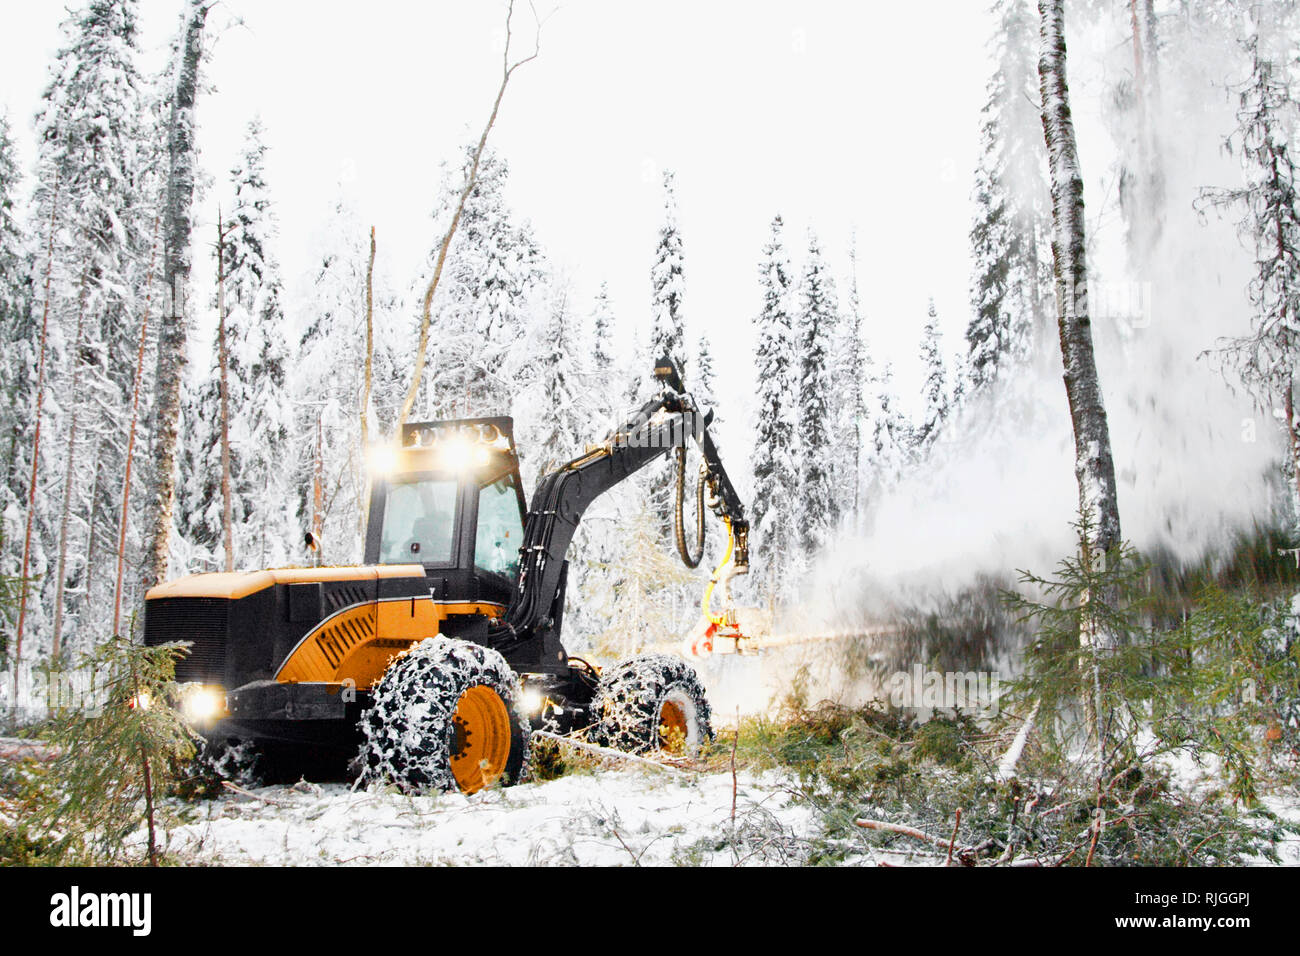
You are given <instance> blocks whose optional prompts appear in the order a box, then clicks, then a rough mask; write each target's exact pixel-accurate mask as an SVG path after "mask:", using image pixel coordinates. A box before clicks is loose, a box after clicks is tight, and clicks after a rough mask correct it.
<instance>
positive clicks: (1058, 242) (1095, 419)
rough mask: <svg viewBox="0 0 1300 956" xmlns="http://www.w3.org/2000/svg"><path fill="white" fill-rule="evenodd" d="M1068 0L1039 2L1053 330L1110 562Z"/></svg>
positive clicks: (1088, 492) (1115, 518) (1111, 506)
mask: <svg viewBox="0 0 1300 956" xmlns="http://www.w3.org/2000/svg"><path fill="white" fill-rule="evenodd" d="M1063 6H1064V4H1063V0H1039V4H1038V10H1039V15H1040V17H1041V30H1042V43H1043V48H1042V56H1041V58H1040V59H1039V61H1038V76H1039V81H1040V84H1041V91H1042V97H1043V135H1044V138H1045V139H1046V142H1047V154H1048V160H1049V165H1050V172H1051V185H1052V223H1053V236H1052V261H1053V275H1054V277H1055V284H1056V322H1057V327H1058V330H1059V332H1060V339H1061V359H1062V361H1063V363H1064V366H1065V394H1066V397H1067V398H1068V400H1069V403H1070V420H1071V422H1072V424H1073V426H1074V449H1075V465H1074V473H1075V478H1076V479H1077V480H1078V483H1079V509H1080V511H1081V512H1082V513H1084V514H1087V515H1089V516H1091V521H1092V525H1093V531H1092V534H1091V535H1090V540H1089V541H1088V542H1087V550H1088V551H1089V552H1091V553H1094V554H1096V553H1100V554H1105V553H1108V552H1110V551H1111V550H1112V549H1114V548H1115V547H1116V546H1117V545H1118V544H1119V543H1120V526H1119V503H1118V499H1117V497H1116V489H1115V462H1114V459H1113V458H1112V457H1111V451H1110V428H1109V426H1108V425H1107V422H1106V408H1105V405H1104V403H1103V401H1102V394H1101V383H1100V381H1099V380H1098V377H1097V363H1096V359H1095V356H1094V354H1093V346H1092V322H1091V319H1090V318H1089V314H1088V266H1087V258H1086V252H1085V249H1086V243H1085V235H1084V217H1083V176H1082V175H1081V174H1080V172H1079V153H1078V149H1077V146H1076V144H1075V139H1074V122H1073V120H1072V119H1071V118H1070V93H1069V87H1068V85H1067V83H1066V76H1065V29H1064V12H1063Z"/></svg>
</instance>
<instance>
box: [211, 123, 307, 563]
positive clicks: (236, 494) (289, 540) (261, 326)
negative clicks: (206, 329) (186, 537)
mask: <svg viewBox="0 0 1300 956" xmlns="http://www.w3.org/2000/svg"><path fill="white" fill-rule="evenodd" d="M262 136H263V130H262V126H261V123H260V121H258V120H254V121H253V122H252V123H250V124H249V127H248V138H247V141H246V143H245V146H244V150H243V152H242V154H241V156H240V158H239V160H238V162H237V164H236V165H235V167H234V168H233V169H232V170H231V178H232V180H233V183H234V205H233V209H232V211H231V214H230V220H229V222H228V224H227V227H226V231H225V235H224V238H223V240H222V246H223V248H222V259H223V261H224V269H225V276H224V283H225V290H224V294H225V307H226V316H225V339H226V343H225V344H226V349H225V351H226V354H227V356H228V368H227V369H226V379H227V383H228V385H227V388H228V396H229V401H228V406H229V421H228V422H226V423H225V424H226V426H227V427H228V429H229V439H230V476H231V489H230V494H231V504H232V509H231V510H232V523H233V529H234V560H235V564H236V566H239V567H244V566H257V567H266V566H268V565H275V564H283V563H285V562H286V561H287V560H288V557H289V555H290V553H291V552H292V551H293V550H294V545H295V543H296V539H297V537H298V536H297V534H295V533H294V522H293V514H294V510H295V509H294V506H293V494H292V488H291V480H292V479H291V474H290V469H287V468H286V467H285V462H286V461H290V460H292V459H291V453H290V447H291V445H290V435H291V431H292V428H293V409H292V405H291V403H290V397H289V389H288V382H287V376H286V373H287V368H286V366H287V357H288V343H287V324H286V320H285V314H284V307H283V304H282V302H281V298H282V294H283V293H282V288H281V280H280V274H279V267H278V265H277V263H276V259H275V256H274V253H273V250H272V246H273V244H274V242H275V240H276V235H277V227H276V219H275V215H274V212H273V211H272V207H271V198H270V194H269V191H268V188H267V184H266V146H265V144H264V143H263V142H262ZM212 351H213V354H214V356H216V355H217V353H218V349H217V348H215V347H214V348H213V350H212ZM190 422H191V427H190V429H189V433H188V435H187V438H188V439H191V440H194V439H197V442H195V441H190V443H189V445H188V448H187V456H186V457H187V459H188V460H189V461H190V462H192V469H191V471H190V474H189V487H188V489H187V491H188V501H187V505H188V507H187V512H188V515H189V520H188V521H187V526H188V530H189V532H190V534H191V536H192V538H193V540H194V541H195V543H197V544H200V545H203V546H206V547H207V548H209V549H211V551H212V553H213V555H214V556H215V555H216V554H217V553H218V552H219V551H221V550H223V548H224V546H223V545H222V540H221V512H222V495H221V489H220V482H221V474H222V467H221V460H220V456H221V440H220V429H221V427H222V422H221V400H220V369H219V368H218V367H213V368H211V369H210V370H209V373H208V375H207V376H206V377H205V379H204V380H203V381H202V382H201V383H200V384H199V386H198V388H197V392H196V395H195V397H194V401H193V402H192V404H191V416H190Z"/></svg>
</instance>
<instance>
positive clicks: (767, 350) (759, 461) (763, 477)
mask: <svg viewBox="0 0 1300 956" xmlns="http://www.w3.org/2000/svg"><path fill="white" fill-rule="evenodd" d="M783 228H784V224H783V223H782V221H781V217H780V216H777V217H776V218H775V219H773V220H772V226H771V235H770V237H769V238H768V241H767V244H766V245H765V246H764V247H763V252H762V258H761V259H760V260H759V265H758V276H759V284H760V288H761V289H762V295H763V303H762V306H761V309H760V311H759V313H758V318H757V320H756V322H755V324H756V326H757V339H756V342H755V354H754V364H755V366H756V371H757V375H758V381H757V388H756V399H757V409H758V410H757V420H756V421H755V425H754V432H755V434H754V458H753V469H754V497H753V505H752V512H751V515H752V520H751V525H752V528H753V535H754V544H755V554H761V555H762V567H763V568H764V569H765V571H760V577H759V578H757V579H756V580H757V581H758V584H759V586H761V587H764V588H765V589H767V591H768V597H769V599H770V600H772V601H775V600H779V599H780V597H781V592H782V590H783V588H784V585H785V582H786V580H787V578H788V575H789V564H790V561H791V558H792V554H793V547H792V546H793V542H792V540H791V537H792V536H791V534H790V529H791V528H792V527H793V526H794V521H795V515H794V507H795V502H796V501H797V500H798V482H799V476H798V470H797V464H796V462H797V459H798V455H797V448H796V445H795V416H796V405H795V399H796V396H797V386H798V361H799V359H798V346H797V343H796V342H795V337H794V326H793V320H792V318H791V315H790V297H791V290H790V285H791V279H792V276H791V272H790V261H789V259H788V257H787V256H786V252H785V247H784V244H783V239H782V230H783Z"/></svg>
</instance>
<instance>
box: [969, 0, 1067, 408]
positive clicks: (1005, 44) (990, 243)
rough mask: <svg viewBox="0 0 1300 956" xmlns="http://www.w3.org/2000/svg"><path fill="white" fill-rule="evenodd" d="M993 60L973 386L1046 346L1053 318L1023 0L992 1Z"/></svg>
mask: <svg viewBox="0 0 1300 956" xmlns="http://www.w3.org/2000/svg"><path fill="white" fill-rule="evenodd" d="M993 15H994V17H995V18H996V19H997V23H998V26H997V29H996V31H995V33H994V41H993V43H994V58H995V63H996V66H995V68H994V72H993V76H992V77H991V78H990V79H989V82H988V94H987V100H986V101H985V105H984V109H983V122H982V123H981V126H980V145H981V150H980V161H979V165H978V167H977V169H976V172H975V197H974V198H975V205H976V210H977V211H976V215H975V221H974V224H973V225H972V227H971V231H970V243H971V255H972V259H973V261H974V271H973V275H972V277H971V311H972V313H973V315H972V318H971V321H970V324H969V325H968V327H967V329H966V347H967V352H968V355H969V360H968V365H969V368H970V378H971V383H970V384H971V386H972V387H973V388H975V389H978V388H981V387H983V386H984V385H986V384H988V383H989V382H992V381H994V380H995V379H997V378H998V376H999V374H1001V373H1002V370H1003V369H1005V368H1006V367H1008V366H1009V365H1011V364H1014V363H1015V362H1018V361H1023V360H1024V359H1025V358H1026V357H1027V356H1028V355H1029V354H1030V352H1031V351H1033V350H1034V349H1035V348H1036V347H1038V346H1045V345H1046V341H1047V338H1048V337H1047V336H1046V334H1045V333H1046V330H1047V329H1048V326H1049V324H1050V316H1051V252H1050V250H1049V248H1048V242H1049V239H1050V234H1051V232H1050V230H1051V222H1050V215H1051V197H1050V195H1049V193H1048V189H1047V183H1046V180H1045V178H1044V175H1043V170H1044V169H1045V166H1046V162H1047V159H1046V151H1045V149H1044V145H1043V130H1042V123H1041V122H1040V120H1039V117H1038V110H1037V107H1036V106H1035V105H1034V104H1035V103H1036V102H1037V98H1038V74H1037V70H1036V66H1035V63H1036V61H1037V42H1036V41H1037V37H1036V31H1035V29H1034V22H1033V18H1032V16H1031V15H1030V13H1029V10H1028V8H1027V6H1026V2H1025V0H995V3H994V5H993Z"/></svg>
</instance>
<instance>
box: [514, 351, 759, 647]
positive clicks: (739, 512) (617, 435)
mask: <svg viewBox="0 0 1300 956" xmlns="http://www.w3.org/2000/svg"><path fill="white" fill-rule="evenodd" d="M655 377H656V378H657V379H659V381H660V382H661V383H662V385H663V388H662V390H661V392H660V394H659V395H658V396H657V397H656V398H654V399H652V400H651V401H649V402H646V403H645V404H644V405H643V406H641V408H640V409H639V410H638V411H637V413H636V414H635V415H633V416H632V418H630V419H628V420H627V421H626V422H624V423H623V424H622V425H620V426H619V427H618V428H617V429H615V430H614V432H613V433H612V434H611V435H610V436H609V437H607V438H606V439H605V440H604V441H603V442H601V443H600V444H598V445H595V446H592V447H590V448H588V450H587V451H586V452H585V453H584V454H582V455H580V456H578V457H577V458H574V459H573V460H572V461H569V462H566V463H565V464H563V465H561V466H559V467H558V468H555V469H554V470H552V471H549V472H547V473H546V474H545V475H543V476H542V478H541V479H540V481H539V482H538V485H537V489H536V491H535V492H534V493H533V500H532V504H531V505H530V507H529V510H528V516H527V518H526V519H525V522H524V533H523V546H522V547H521V548H520V561H519V576H518V579H517V581H516V588H515V595H514V598H513V600H512V601H511V603H510V607H509V608H508V609H507V610H506V613H505V616H504V617H503V618H502V619H501V621H500V623H499V624H497V625H496V626H495V627H494V628H493V631H494V634H493V637H494V639H495V640H497V641H502V640H505V641H514V640H526V639H528V638H529V637H532V636H534V634H535V633H536V632H537V631H539V630H541V629H545V628H548V627H549V626H550V624H551V616H552V614H553V613H554V608H555V605H556V599H557V596H558V594H559V591H560V587H561V585H562V583H563V576H564V555H565V552H566V551H567V550H568V548H569V544H570V542H571V541H572V540H573V536H574V533H575V532H576V531H577V529H578V524H579V522H580V521H581V520H582V516H583V514H584V512H586V510H587V508H588V507H589V506H590V505H591V503H592V502H594V501H595V500H596V499H597V498H599V497H600V496H601V495H602V494H604V493H605V492H606V491H608V490H609V489H610V488H613V487H614V486H615V485H617V484H619V483H620V482H622V481H624V480H626V479H627V478H629V477H630V476H631V475H633V474H634V473H635V472H637V471H638V470H640V469H641V468H642V467H644V466H645V465H647V464H649V463H650V462H651V461H653V460H654V459H656V458H660V457H662V456H664V455H666V454H668V453H669V452H670V451H671V450H672V449H674V448H677V447H680V446H683V445H685V444H686V443H687V442H688V441H689V440H690V439H692V438H693V439H694V440H695V441H696V442H697V443H698V444H699V446H700V449H701V451H702V453H703V458H704V471H703V480H704V481H705V482H706V487H707V488H708V490H709V499H710V500H709V506H710V508H711V509H712V510H713V511H714V513H716V514H717V515H718V516H719V517H722V518H724V519H726V520H727V521H728V522H729V523H730V526H731V531H732V534H733V535H734V537H735V540H736V558H735V563H736V565H737V567H742V568H743V567H747V566H748V564H749V539H748V532H749V524H748V522H747V521H746V520H745V511H744V506H743V505H742V504H741V501H740V496H739V495H738V494H737V493H736V489H735V487H734V486H733V485H732V483H731V479H730V477H728V475H727V472H726V469H725V468H723V466H722V461H721V459H720V458H719V456H718V449H717V445H716V444H715V443H714V441H713V437H712V436H711V435H710V434H709V425H710V424H711V423H712V421H713V413H712V412H711V411H710V412H701V411H700V410H699V409H698V408H697V407H696V405H695V402H694V400H693V399H692V398H691V396H690V395H689V394H688V393H687V392H686V391H685V389H684V388H683V387H682V382H681V377H680V376H679V375H678V373H677V369H676V367H675V366H674V365H673V363H672V362H671V361H669V360H668V359H662V360H661V361H660V362H659V363H658V365H657V366H656V368H655Z"/></svg>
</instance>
